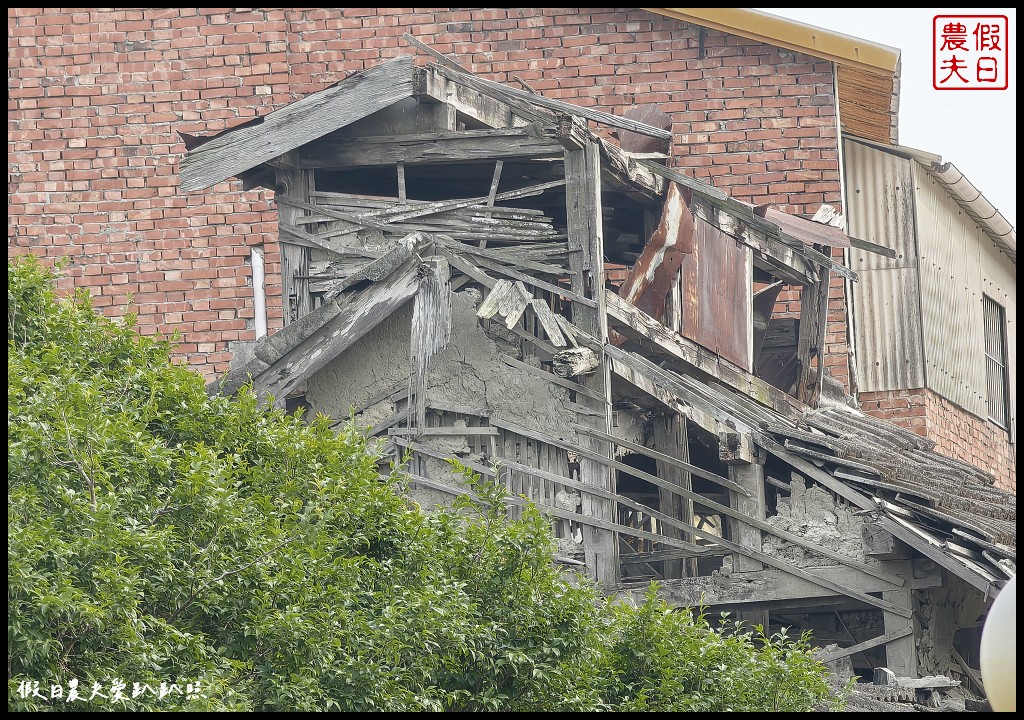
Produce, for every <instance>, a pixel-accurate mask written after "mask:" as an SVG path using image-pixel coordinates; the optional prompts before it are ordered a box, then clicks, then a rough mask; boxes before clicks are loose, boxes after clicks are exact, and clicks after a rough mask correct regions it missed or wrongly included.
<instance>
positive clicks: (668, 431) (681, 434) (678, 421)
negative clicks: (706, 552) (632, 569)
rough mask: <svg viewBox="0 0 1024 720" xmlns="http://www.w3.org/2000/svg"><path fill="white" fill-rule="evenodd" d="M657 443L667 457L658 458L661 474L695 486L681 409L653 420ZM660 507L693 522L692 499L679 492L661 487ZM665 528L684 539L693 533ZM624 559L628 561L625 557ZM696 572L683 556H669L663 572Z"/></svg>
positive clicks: (686, 486) (681, 484) (671, 575)
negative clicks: (687, 467)
mask: <svg viewBox="0 0 1024 720" xmlns="http://www.w3.org/2000/svg"><path fill="white" fill-rule="evenodd" d="M653 426H654V427H653V430H654V444H655V445H656V446H657V447H659V448H661V449H662V450H664V451H665V452H664V453H659V454H663V455H664V456H665V459H664V460H658V459H657V458H655V462H656V463H657V465H656V467H657V471H658V477H663V478H665V479H666V480H667V481H668V482H670V483H672V484H673V485H676V486H678V487H680V488H682V489H683V490H690V491H692V490H693V483H692V479H691V476H690V472H689V470H688V469H686V468H685V466H686V465H689V464H690V463H689V460H690V441H689V437H688V432H687V428H686V418H685V417H683V416H682V415H679V414H678V413H665V414H663V415H661V416H659V417H656V418H654V420H653ZM658 507H659V508H660V509H661V510H662V512H664V513H666V514H668V515H669V516H670V517H672V518H674V519H677V520H682V521H683V522H684V523H687V524H692V523H693V500H691V499H689V498H687V497H684V496H683V495H679V494H677V493H674V492H671V491H670V490H666V489H665V488H658ZM663 532H664V533H665V534H667V535H672V536H673V537H679V538H680V539H681V540H692V538H691V536H690V533H688V532H686V531H685V530H683V531H681V530H678V529H676V528H672V527H666V528H665V529H664V530H663ZM623 562H625V561H624V560H623ZM696 574H697V565H696V563H695V562H694V561H692V560H686V559H684V558H666V559H665V565H664V572H663V573H662V576H663V577H664V578H665V579H669V578H676V577H685V576H688V575H696Z"/></svg>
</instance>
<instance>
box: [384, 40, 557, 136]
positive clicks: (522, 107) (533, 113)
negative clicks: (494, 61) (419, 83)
mask: <svg viewBox="0 0 1024 720" xmlns="http://www.w3.org/2000/svg"><path fill="white" fill-rule="evenodd" d="M402 39H403V40H405V41H406V42H407V43H409V44H410V45H412V46H413V47H415V48H417V49H419V50H422V51H423V52H425V53H426V54H427V55H429V56H430V57H432V58H433V59H434V60H435V61H436V62H437V63H438V64H439V65H440V66H441V67H442V68H445V69H447V70H453V71H455V72H456V73H459V75H462V76H470V77H472V73H470V71H469V70H467V69H466V68H464V67H462V66H461V65H459V64H458V63H457V62H455V61H454V60H452V59H451V58H450V57H448V56H447V55H445V54H443V53H440V52H438V51H437V50H434V48H432V47H430V46H429V45H427V44H426V43H424V42H420V41H419V40H417V39H416V38H415V37H413V35H412V33H405V34H404V35H402ZM492 95H493V93H492ZM499 99H500V100H503V101H504V102H506V103H507V104H508V105H509V106H510V107H511V108H513V109H514V110H515V111H516V114H517V115H519V116H521V117H524V118H526V119H528V120H538V119H541V118H542V117H543V116H542V114H541V113H538V112H537V110H536V109H535V108H531V107H529V106H528V105H526V104H524V103H523V102H521V101H518V100H514V99H509V98H499Z"/></svg>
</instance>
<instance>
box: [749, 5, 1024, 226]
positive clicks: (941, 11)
mask: <svg viewBox="0 0 1024 720" xmlns="http://www.w3.org/2000/svg"><path fill="white" fill-rule="evenodd" d="M756 9H757V10H760V11H762V12H768V13H772V14H774V15H781V16H782V17H787V18H791V19H793V20H798V21H800V22H803V23H807V24H809V25H817V26H818V27H823V28H826V29H828V30H834V31H836V32H841V33H845V34H846V35H853V36H855V37H859V38H864V39H865V40H871V41H873V42H876V43H881V44H882V45H890V46H892V47H895V48H899V49H900V50H901V51H902V53H901V59H902V70H901V75H900V77H901V82H900V125H899V132H900V137H899V140H900V144H901V145H908V146H910V147H913V148H917V149H918V150H926V151H928V152H931V153H935V154H937V155H941V156H942V159H943V161H945V162H951V163H953V164H954V165H956V166H957V168H958V169H959V170H960V171H961V172H962V173H963V174H964V175H966V176H967V178H968V179H969V180H970V181H971V182H972V183H974V185H975V186H976V187H977V188H978V189H979V190H981V192H982V193H984V195H985V197H986V198H988V200H989V202H991V203H992V204H993V205H995V206H996V207H997V208H999V210H1000V211H1001V212H1002V213H1003V215H1004V216H1005V217H1006V219H1007V220H1009V221H1010V222H1012V223H1013V224H1014V225H1016V224H1017V110H1016V105H1017V44H1016V43H1017V38H1018V37H1019V35H1017V11H1016V10H1015V9H1013V8H969V9H968V8H964V7H960V8H931V9H928V10H914V9H907V8H893V9H871V10H864V9H852V8H836V9H832V8H810V9H804V8H756ZM957 14H963V15H1006V16H1007V17H1008V18H1009V32H1008V35H1009V43H1008V46H1009V51H1010V66H1009V76H1008V77H1009V85H1010V86H1009V88H1008V89H1007V90H985V91H962V90H961V91H946V90H935V89H934V88H933V87H932V19H933V18H934V16H935V15H957Z"/></svg>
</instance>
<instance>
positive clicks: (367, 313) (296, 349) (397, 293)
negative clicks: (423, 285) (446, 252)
mask: <svg viewBox="0 0 1024 720" xmlns="http://www.w3.org/2000/svg"><path fill="white" fill-rule="evenodd" d="M418 266H419V263H418V262H416V261H415V259H410V260H409V261H407V263H406V265H404V266H403V267H402V268H399V269H398V270H396V271H395V272H394V273H393V274H392V275H391V276H390V277H388V278H387V279H385V280H383V281H381V282H378V283H374V284H372V285H370V286H369V287H368V288H367V289H366V290H364V291H363V292H361V293H355V294H352V295H345V296H341V297H338V298H336V299H335V300H332V301H331V302H330V303H327V304H325V305H323V306H321V307H320V308H318V309H317V310H316V311H314V313H312V314H311V315H317V314H319V313H320V311H321V310H323V311H324V312H323V313H322V316H321V315H318V317H317V320H319V321H322V324H320V325H318V326H317V328H316V329H315V330H314V331H313V332H311V333H309V334H308V335H307V336H306V337H304V338H302V339H300V340H298V341H297V342H296V335H297V334H295V335H293V334H292V333H289V332H288V329H289V328H287V327H286V328H285V329H284V330H282V331H280V332H278V333H276V334H275V335H271V336H269V337H268V338H266V340H268V343H267V347H268V348H270V347H273V346H271V345H270V343H269V341H270V340H274V339H275V338H276V341H275V345H277V347H276V348H275V353H280V355H279V357H278V358H277V359H275V360H274V361H273V363H272V364H271V365H270V366H269V367H268V368H266V369H265V370H264V371H263V372H261V373H259V375H258V376H257V377H254V378H253V389H254V390H255V391H256V392H258V393H260V394H263V393H269V394H271V395H273V397H274V398H275V402H276V403H278V404H280V403H283V402H284V399H285V397H287V395H288V393H289V392H290V391H291V390H292V389H293V388H294V387H296V386H297V385H298V384H299V383H301V382H303V381H305V379H306V378H308V377H309V376H310V375H312V374H313V373H315V372H316V371H317V370H319V369H320V368H322V367H323V366H324V365H326V364H327V363H328V362H330V361H331V360H333V359H334V358H335V357H337V356H338V355H340V354H341V353H342V352H344V351H345V350H346V349H347V348H349V347H351V346H352V345H353V344H354V343H355V342H357V341H358V340H359V339H360V338H361V337H363V335H365V334H366V333H367V332H369V331H370V330H372V329H373V328H374V327H376V326H377V325H378V324H380V323H381V322H382V321H383V320H385V319H386V318H388V317H389V316H390V315H391V313H393V312H394V311H395V310H397V309H398V308H399V307H400V306H401V305H403V304H404V303H405V302H406V301H407V300H409V299H410V298H411V297H412V296H413V295H414V294H415V293H416V289H417V287H418V282H417V280H418V278H417V268H418ZM307 317H308V316H307ZM324 318H326V320H325V319H324ZM289 327H291V326H289ZM229 375H230V373H229Z"/></svg>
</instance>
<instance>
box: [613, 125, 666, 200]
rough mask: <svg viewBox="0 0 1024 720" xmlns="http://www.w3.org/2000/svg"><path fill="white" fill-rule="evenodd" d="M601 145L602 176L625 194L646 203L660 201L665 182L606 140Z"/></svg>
mask: <svg viewBox="0 0 1024 720" xmlns="http://www.w3.org/2000/svg"><path fill="white" fill-rule="evenodd" d="M599 142H600V144H601V157H602V159H603V160H604V161H605V162H603V163H601V172H602V175H604V176H607V177H609V178H611V179H612V180H613V181H614V182H615V184H616V185H619V186H620V188H621V189H622V191H623V192H625V193H626V194H627V195H629V196H631V197H633V198H634V199H637V200H641V201H643V202H646V203H650V202H652V201H660V200H661V197H662V195H663V194H664V192H665V184H666V183H665V180H664V179H663V178H662V177H661V176H660V175H658V174H656V173H653V172H651V170H650V169H648V168H647V167H646V166H644V165H641V164H639V163H638V162H637V161H636V160H635V159H633V158H632V157H631V156H630V155H629V153H627V152H625V151H624V150H622V149H621V148H620V147H619V146H618V145H614V144H612V143H610V142H608V141H607V140H605V139H604V138H600V140H599Z"/></svg>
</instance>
